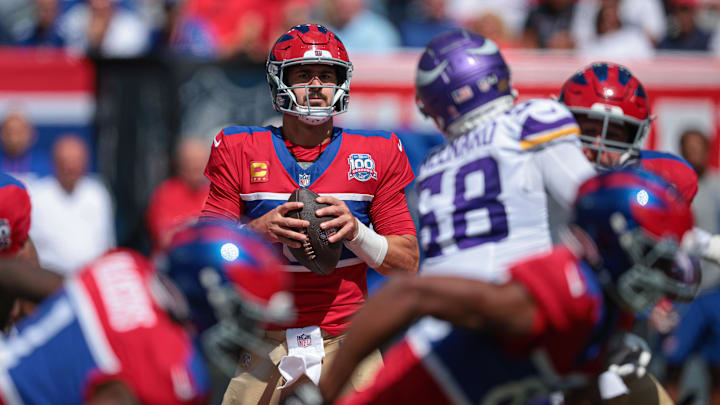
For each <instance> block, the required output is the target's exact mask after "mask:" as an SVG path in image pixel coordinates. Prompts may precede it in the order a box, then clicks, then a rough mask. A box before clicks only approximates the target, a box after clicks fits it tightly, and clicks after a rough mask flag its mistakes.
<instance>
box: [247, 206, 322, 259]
mask: <svg viewBox="0 0 720 405" xmlns="http://www.w3.org/2000/svg"><path fill="white" fill-rule="evenodd" d="M302 207H303V203H301V202H297V201H296V202H286V203H284V204H282V205H280V206H278V207H275V208H274V209H272V210H270V211H269V212H268V213H266V214H265V215H263V216H261V217H259V218H255V219H254V220H252V221H250V222H249V223H248V225H247V226H248V228H250V229H252V230H253V231H255V232H257V233H259V234H260V235H262V236H263V237H264V238H265V239H266V240H268V241H270V242H273V243H274V242H281V243H284V244H286V245H288V246H290V247H294V248H299V247H302V242H304V241H305V240H306V239H307V236H306V235H305V234H304V233H302V232H301V231H300V229H303V228H307V227H308V226H310V223H309V222H308V221H305V220H302V219H297V218H291V217H286V216H285V214H287V213H288V212H289V211H293V210H299V209H302Z"/></svg>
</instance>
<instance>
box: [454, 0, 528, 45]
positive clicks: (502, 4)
mask: <svg viewBox="0 0 720 405" xmlns="http://www.w3.org/2000/svg"><path fill="white" fill-rule="evenodd" d="M530 3H531V1H529V0H483V1H478V0H448V12H449V13H450V17H451V18H452V19H454V20H455V21H457V22H458V23H459V24H460V25H462V26H463V27H466V28H467V29H469V30H471V31H473V32H477V33H479V34H481V35H484V34H482V31H483V30H482V29H480V25H479V24H478V20H479V19H481V18H483V17H485V16H491V18H490V19H488V21H491V22H493V24H495V26H497V24H496V22H494V21H493V20H494V19H495V18H500V19H501V20H502V26H503V27H504V28H503V30H504V31H506V34H507V35H508V37H509V38H516V37H519V36H520V34H521V33H522V31H523V28H524V24H525V20H527V16H528V12H529V11H530ZM493 40H494V38H493Z"/></svg>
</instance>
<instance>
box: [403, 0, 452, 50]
mask: <svg viewBox="0 0 720 405" xmlns="http://www.w3.org/2000/svg"><path fill="white" fill-rule="evenodd" d="M411 10H415V11H416V12H415V13H414V14H415V15H413V16H411V17H410V18H409V19H407V20H405V21H403V22H401V23H400V36H401V38H402V45H403V46H411V47H417V48H422V47H425V45H427V43H428V42H430V40H431V39H433V38H434V37H436V36H437V35H439V34H442V33H443V32H445V31H450V30H452V29H454V28H458V26H457V25H456V24H455V23H454V22H453V21H452V20H451V19H450V18H449V17H448V14H447V1H446V0H415V1H414V2H413V3H412V4H411Z"/></svg>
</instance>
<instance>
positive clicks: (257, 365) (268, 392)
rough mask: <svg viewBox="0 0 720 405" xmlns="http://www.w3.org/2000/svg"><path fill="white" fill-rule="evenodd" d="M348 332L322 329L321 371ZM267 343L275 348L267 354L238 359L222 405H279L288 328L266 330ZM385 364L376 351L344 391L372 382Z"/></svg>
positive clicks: (325, 367)
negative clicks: (266, 355) (338, 333)
mask: <svg viewBox="0 0 720 405" xmlns="http://www.w3.org/2000/svg"><path fill="white" fill-rule="evenodd" d="M344 336H345V335H338V336H332V335H329V334H327V333H325V332H324V331H323V332H322V337H323V344H324V346H325V358H324V359H323V365H322V370H323V372H326V371H327V370H328V366H329V365H330V364H331V363H332V362H333V360H334V359H335V355H336V354H337V351H338V350H339V349H340V346H341V343H342V340H343V338H344ZM263 340H264V341H265V343H267V344H269V345H271V346H272V347H274V349H273V350H272V351H271V352H270V355H269V356H268V357H261V356H257V355H255V354H252V353H248V352H243V353H241V355H240V358H239V365H238V371H237V375H236V376H235V377H234V378H233V379H231V380H230V384H229V385H228V388H227V390H226V391H225V396H224V397H223V402H222V403H223V405H256V404H262V405H267V404H270V405H276V404H278V402H279V400H280V390H278V389H277V387H280V386H282V385H283V384H284V383H285V381H284V379H283V378H282V376H281V375H280V372H279V371H278V368H277V365H278V363H280V359H281V358H282V357H283V356H286V355H287V352H288V348H287V342H286V341H285V331H284V330H279V331H266V332H265V336H264V338H263ZM382 365H383V363H382V357H381V356H380V351H379V350H375V351H374V352H373V353H371V354H370V355H369V356H368V357H367V358H365V360H363V361H362V362H361V363H360V365H359V366H358V368H357V369H355V372H354V373H353V375H352V377H351V380H350V381H349V383H348V385H347V386H346V387H345V390H346V391H347V390H350V389H360V388H362V387H364V386H365V385H366V384H368V383H370V382H371V381H372V378H373V377H374V376H375V373H376V372H377V370H378V369H379V368H381V367H382Z"/></svg>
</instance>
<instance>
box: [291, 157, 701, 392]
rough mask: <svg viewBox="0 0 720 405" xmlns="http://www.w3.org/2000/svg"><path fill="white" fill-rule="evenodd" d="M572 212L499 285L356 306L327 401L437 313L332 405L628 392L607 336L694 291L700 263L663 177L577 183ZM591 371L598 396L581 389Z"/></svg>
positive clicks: (434, 285) (625, 173) (386, 297)
mask: <svg viewBox="0 0 720 405" xmlns="http://www.w3.org/2000/svg"><path fill="white" fill-rule="evenodd" d="M574 217H575V219H574V221H573V222H572V223H571V224H570V227H569V229H568V232H567V233H566V238H567V243H566V244H565V245H560V246H558V247H556V248H555V249H554V250H553V251H552V252H551V253H549V254H546V255H542V256H537V257H534V258H530V259H528V260H525V261H522V262H520V263H518V264H515V265H513V266H511V267H510V268H509V269H508V270H507V272H508V279H509V281H508V282H507V283H504V284H489V283H485V282H480V281H475V280H469V279H466V278H453V277H431V276H428V277H421V278H403V279H397V280H393V281H391V282H390V283H389V284H388V285H387V286H386V287H385V288H384V289H383V290H381V292H379V293H378V294H377V295H375V296H374V297H373V298H372V299H371V300H369V301H368V303H367V305H366V306H365V307H364V308H363V309H362V310H361V311H360V312H359V313H358V315H357V316H356V318H355V321H354V323H353V324H352V326H351V328H350V330H349V332H348V338H347V339H346V340H345V342H344V344H343V349H342V350H341V352H340V354H339V355H338V358H337V360H336V362H335V363H334V365H333V366H331V369H330V371H329V372H328V373H326V374H324V375H323V378H322V379H321V382H320V391H321V392H322V393H323V396H324V398H325V400H327V401H329V402H333V401H334V400H335V398H336V397H337V396H338V395H339V394H340V391H339V390H340V387H341V386H342V384H343V382H344V380H345V378H347V375H348V374H349V373H350V372H351V371H352V369H353V368H354V367H355V365H356V363H357V361H358V359H360V358H362V356H364V354H365V353H367V352H368V351H369V350H371V349H372V348H374V347H377V346H378V345H381V344H382V343H383V342H385V341H386V340H388V339H389V338H391V337H392V336H394V334H395V333H397V332H399V331H400V330H402V329H403V328H404V327H406V326H408V325H410V324H412V323H413V322H414V321H416V320H417V319H418V318H421V317H423V316H427V315H430V316H432V317H434V318H429V317H426V318H423V319H421V320H420V321H419V322H416V323H415V324H414V325H412V327H411V328H410V330H409V331H408V332H407V334H406V337H405V339H404V340H403V341H401V342H400V343H398V344H396V345H395V346H394V347H393V348H392V349H391V350H390V351H389V352H388V354H387V355H386V356H385V364H386V367H385V368H384V369H383V370H382V371H381V372H380V373H379V374H378V375H377V376H376V379H375V381H374V383H373V385H372V386H370V387H369V388H368V389H366V390H364V391H361V392H357V393H354V394H352V395H350V396H348V397H345V398H343V399H341V400H340V401H339V403H342V404H365V403H374V404H400V403H433V404H446V403H487V402H488V401H491V403H502V401H507V402H508V403H528V402H530V401H533V400H539V399H542V398H546V397H547V395H548V393H549V392H550V391H551V390H565V391H567V392H568V396H567V397H566V399H567V400H568V402H572V401H573V400H574V399H576V397H575V395H580V396H583V397H587V396H589V397H590V398H591V399H593V398H594V399H597V400H599V399H600V398H604V399H609V398H616V397H618V396H621V395H622V394H624V393H626V392H627V387H626V386H625V385H624V384H623V383H622V381H621V380H620V378H619V376H618V374H619V373H616V372H615V371H608V372H604V370H607V369H608V365H609V364H612V363H613V362H614V361H615V360H616V359H612V358H611V356H610V355H611V353H609V341H610V339H611V336H612V335H613V334H615V333H620V332H622V331H623V329H624V328H625V327H627V326H629V325H630V322H631V321H632V316H633V314H634V313H638V312H640V311H644V310H646V309H647V308H648V307H650V306H651V305H652V304H653V303H654V302H655V301H657V300H658V299H660V298H662V297H666V296H667V297H671V298H683V299H689V298H691V297H692V296H693V294H694V292H695V290H696V288H697V283H698V278H697V273H696V272H697V268H695V267H694V266H691V265H689V263H688V261H689V259H688V257H687V256H686V255H684V253H683V252H682V251H681V250H680V241H681V240H682V238H683V236H684V235H685V233H686V232H687V231H688V230H690V228H691V226H692V214H691V213H690V210H689V208H688V206H687V204H685V202H684V201H683V199H682V197H680V196H679V195H678V194H677V192H676V191H675V190H674V189H673V188H672V187H671V186H670V185H669V184H668V183H667V182H665V181H664V180H662V179H661V178H659V177H657V176H656V175H653V174H651V173H648V172H644V171H640V170H636V169H624V170H621V171H613V172H609V173H605V174H602V175H600V176H597V177H594V178H592V179H590V180H588V181H586V182H585V183H583V184H582V186H581V187H580V189H579V191H578V198H577V200H576V205H575V208H574ZM610 370H613V369H612V368H610ZM598 375H600V376H602V377H601V378H599V381H598V386H599V388H598V391H599V392H598V391H595V390H594V389H588V390H584V389H582V387H593V386H594V385H595V383H594V380H595V378H596V377H597V376H598ZM305 388H308V387H307V386H306V387H305ZM572 388H575V389H576V390H572ZM577 389H580V391H577ZM493 401H495V402H493Z"/></svg>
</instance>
